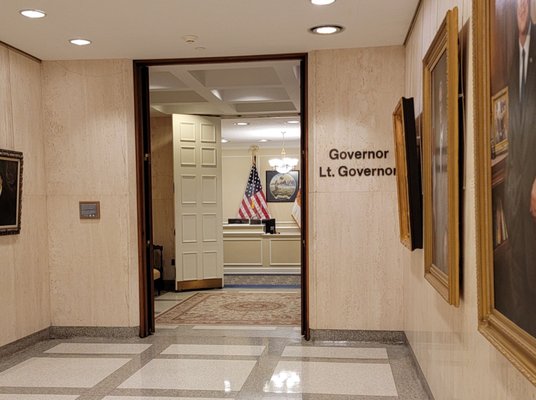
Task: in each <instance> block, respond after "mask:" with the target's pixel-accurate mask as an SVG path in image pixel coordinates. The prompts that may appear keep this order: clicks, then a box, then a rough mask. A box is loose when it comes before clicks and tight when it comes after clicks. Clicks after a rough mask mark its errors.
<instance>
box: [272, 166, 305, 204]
mask: <svg viewBox="0 0 536 400" xmlns="http://www.w3.org/2000/svg"><path fill="white" fill-rule="evenodd" d="M299 179H300V171H289V172H286V173H284V174H281V173H279V172H277V171H266V201H267V202H268V203H292V202H293V201H294V200H295V199H296V195H297V194H298V189H299V187H300V181H299Z"/></svg>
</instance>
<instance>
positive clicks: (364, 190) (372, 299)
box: [309, 47, 404, 330]
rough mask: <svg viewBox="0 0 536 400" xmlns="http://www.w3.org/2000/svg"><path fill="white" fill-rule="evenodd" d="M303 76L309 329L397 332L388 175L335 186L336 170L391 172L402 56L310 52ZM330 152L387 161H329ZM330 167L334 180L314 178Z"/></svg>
mask: <svg viewBox="0 0 536 400" xmlns="http://www.w3.org/2000/svg"><path fill="white" fill-rule="evenodd" d="M309 76H310V79H311V80H310V83H309V107H310V108H309V148H310V153H309V157H310V169H309V176H310V186H309V207H310V209H309V221H310V224H311V225H310V227H309V244H310V253H309V255H310V277H311V278H310V305H311V307H310V313H311V316H310V321H311V328H313V329H370V330H389V329H391V330H402V328H403V319H402V315H403V304H404V302H403V292H402V281H403V273H402V270H401V269H400V267H399V259H398V258H399V250H398V249H399V246H398V243H399V238H398V216H397V214H396V212H397V211H396V210H397V208H396V207H397V201H396V181H395V176H394V175H393V176H382V177H377V176H374V177H372V176H369V177H365V176H361V177H357V176H356V177H341V176H337V169H338V168H339V167H340V166H341V165H346V166H347V167H349V168H366V167H369V168H375V167H383V168H389V167H391V168H393V167H394V154H393V147H394V145H393V133H392V122H391V114H392V111H393V110H394V107H395V105H396V104H397V102H398V100H399V99H400V97H401V96H402V95H403V90H404V48H403V47H384V48H374V49H347V50H325V51H317V52H313V53H312V54H311V56H310V59H309ZM332 148H336V149H339V150H344V151H352V150H354V151H355V150H383V151H388V157H387V158H385V159H382V160H378V159H375V160H351V161H350V160H345V161H340V160H339V161H337V160H332V159H331V158H330V156H329V151H330V149H332ZM328 166H329V167H331V168H332V172H334V175H335V176H334V177H320V168H321V167H322V168H323V172H324V174H325V173H326V171H327V167H328Z"/></svg>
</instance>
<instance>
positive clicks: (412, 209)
mask: <svg viewBox="0 0 536 400" xmlns="http://www.w3.org/2000/svg"><path fill="white" fill-rule="evenodd" d="M393 133H394V138H395V157H396V170H397V174H396V183H397V194H398V220H399V226H400V241H401V242H402V244H403V245H404V246H406V247H407V248H408V249H410V250H414V249H421V248H422V190H421V188H422V186H421V166H420V157H419V150H418V147H417V132H416V129H415V111H414V107H413V98H410V99H406V98H404V97H402V98H401V99H400V101H399V102H398V104H397V105H396V108H395V110H394V112H393Z"/></svg>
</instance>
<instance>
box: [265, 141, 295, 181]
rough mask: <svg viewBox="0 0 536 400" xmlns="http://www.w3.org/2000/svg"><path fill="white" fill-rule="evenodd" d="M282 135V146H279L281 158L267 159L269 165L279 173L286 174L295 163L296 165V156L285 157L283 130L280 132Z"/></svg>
mask: <svg viewBox="0 0 536 400" xmlns="http://www.w3.org/2000/svg"><path fill="white" fill-rule="evenodd" d="M281 134H282V135H283V146H282V148H281V158H272V159H270V160H268V163H269V164H270V167H272V168H273V169H275V170H276V171H277V172H279V173H280V174H286V173H287V172H289V171H291V170H292V169H293V168H294V167H295V166H296V165H298V159H297V158H289V157H287V156H286V155H287V152H286V151H285V132H281Z"/></svg>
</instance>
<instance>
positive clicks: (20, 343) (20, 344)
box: [0, 328, 50, 358]
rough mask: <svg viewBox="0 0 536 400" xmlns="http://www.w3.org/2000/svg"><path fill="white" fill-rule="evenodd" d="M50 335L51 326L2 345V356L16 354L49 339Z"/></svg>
mask: <svg viewBox="0 0 536 400" xmlns="http://www.w3.org/2000/svg"><path fill="white" fill-rule="evenodd" d="M49 337H50V328H46V329H43V330H41V331H38V332H35V333H32V334H30V335H28V336H25V337H23V338H22V339H19V340H15V341H14V342H11V343H8V344H6V345H4V346H2V347H0V358H3V357H7V356H10V355H12V354H15V353H16V352H17V351H20V350H24V349H25V348H27V347H30V346H33V345H34V344H36V343H39V342H42V341H43V340H47V339H48V338H49Z"/></svg>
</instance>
